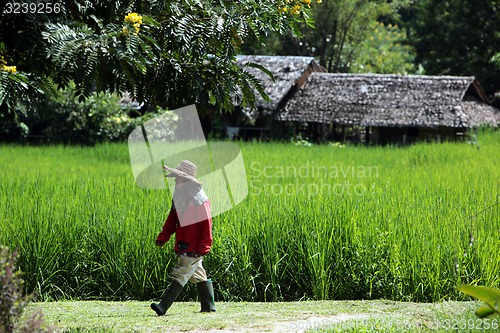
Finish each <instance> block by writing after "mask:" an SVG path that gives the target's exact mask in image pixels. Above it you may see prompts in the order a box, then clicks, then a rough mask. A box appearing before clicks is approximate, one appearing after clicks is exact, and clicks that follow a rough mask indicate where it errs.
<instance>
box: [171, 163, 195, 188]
mask: <svg viewBox="0 0 500 333" xmlns="http://www.w3.org/2000/svg"><path fill="white" fill-rule="evenodd" d="M163 169H165V170H166V171H168V172H169V173H168V174H167V177H182V178H184V179H187V180H189V181H192V182H193V183H195V184H199V185H201V183H200V182H199V181H198V180H197V179H196V171H197V169H198V168H197V167H196V165H195V164H194V163H193V162H191V161H188V160H183V161H181V163H179V165H177V167H176V168H175V169H174V168H170V167H168V166H166V165H164V166H163Z"/></svg>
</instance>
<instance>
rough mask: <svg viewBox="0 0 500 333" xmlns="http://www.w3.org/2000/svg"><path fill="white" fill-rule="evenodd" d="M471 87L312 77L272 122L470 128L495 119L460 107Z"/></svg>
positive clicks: (451, 82) (447, 79) (397, 78)
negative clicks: (275, 120) (276, 120)
mask: <svg viewBox="0 0 500 333" xmlns="http://www.w3.org/2000/svg"><path fill="white" fill-rule="evenodd" d="M473 82H474V77H453V76H402V75H380V74H333V73H312V74H311V75H310V76H309V78H308V82H307V83H306V84H305V85H304V87H303V88H302V89H301V90H300V91H298V92H297V93H296V94H295V96H294V97H293V98H291V99H290V100H289V101H288V103H287V105H286V106H285V107H284V109H283V110H282V111H281V112H280V113H279V114H278V115H277V119H278V120H283V121H307V122H320V123H337V124H342V125H360V126H375V127H382V126H384V127H385V126H387V127H437V126H445V127H455V128H462V127H471V126H475V125H476V124H477V123H478V122H481V121H483V120H487V121H489V120H490V118H491V119H495V118H496V115H495V112H494V109H491V108H485V107H484V105H482V106H481V107H482V109H481V110H482V111H481V112H478V113H477V114H476V104H477V105H479V103H476V104H473V103H474V102H469V101H467V102H464V96H465V94H466V92H467V91H468V89H469V88H470V87H471V85H472V83H473ZM477 86H478V85H476V86H474V88H475V89H476V90H477V89H478V88H477ZM497 114H498V113H497ZM497 124H498V122H497Z"/></svg>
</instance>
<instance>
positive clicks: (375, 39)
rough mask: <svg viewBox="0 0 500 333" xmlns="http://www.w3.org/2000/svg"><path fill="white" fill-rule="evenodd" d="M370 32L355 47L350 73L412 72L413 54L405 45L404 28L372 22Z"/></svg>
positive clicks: (413, 69) (413, 70)
mask: <svg viewBox="0 0 500 333" xmlns="http://www.w3.org/2000/svg"><path fill="white" fill-rule="evenodd" d="M371 31H372V32H371V33H369V34H367V38H366V39H365V40H364V41H363V42H362V43H361V45H360V46H359V47H356V48H355V50H354V53H355V54H356V56H355V59H354V61H353V63H352V66H351V72H352V73H380V74H409V73H414V72H415V68H414V60H415V59H414V58H415V56H414V54H413V50H412V48H410V47H409V46H408V45H405V43H406V40H407V36H406V29H404V28H400V27H398V26H397V25H392V24H388V25H387V26H386V25H384V24H383V23H378V22H373V23H372V27H371Z"/></svg>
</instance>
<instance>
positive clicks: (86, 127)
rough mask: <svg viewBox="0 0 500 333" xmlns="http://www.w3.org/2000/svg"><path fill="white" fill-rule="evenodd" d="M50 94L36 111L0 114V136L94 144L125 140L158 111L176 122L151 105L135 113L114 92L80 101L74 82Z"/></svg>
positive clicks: (4, 138)
mask: <svg viewBox="0 0 500 333" xmlns="http://www.w3.org/2000/svg"><path fill="white" fill-rule="evenodd" d="M53 96H54V97H53V98H52V99H51V100H50V101H47V102H45V103H39V104H38V108H37V110H36V112H35V113H32V114H20V115H18V114H15V113H14V114H11V116H12V117H10V118H8V117H7V116H8V115H7V116H4V115H2V114H0V119H2V120H3V121H2V123H0V124H1V125H0V138H1V139H3V140H6V141H9V140H10V141H18V140H19V138H25V139H27V138H29V139H31V140H36V141H37V142H45V143H47V142H51V143H73V144H90V145H93V144H96V143H99V142H113V141H125V140H126V139H127V138H128V135H129V134H130V132H131V131H132V130H134V129H135V128H136V127H137V126H140V125H141V124H143V123H144V122H146V121H148V120H150V119H152V118H154V117H157V116H160V115H162V116H163V118H164V119H168V120H169V122H170V123H171V124H172V128H173V126H175V121H176V119H175V116H174V115H173V113H171V112H169V111H168V110H166V109H162V108H154V109H153V110H152V111H148V112H146V113H144V114H143V115H141V116H138V115H137V111H136V110H133V109H126V108H124V107H122V106H121V105H120V103H119V102H120V96H118V95H117V94H111V93H104V92H101V93H96V92H93V93H92V94H91V95H90V96H89V97H88V98H85V99H84V100H83V101H81V100H80V98H79V97H78V92H77V91H76V87H75V85H74V84H70V85H69V86H68V87H67V88H66V89H58V90H55V91H54V93H53ZM164 134H167V133H164ZM172 135H173V134H172Z"/></svg>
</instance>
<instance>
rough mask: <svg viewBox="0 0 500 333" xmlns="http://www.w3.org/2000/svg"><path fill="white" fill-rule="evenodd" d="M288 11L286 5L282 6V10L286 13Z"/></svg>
mask: <svg viewBox="0 0 500 333" xmlns="http://www.w3.org/2000/svg"><path fill="white" fill-rule="evenodd" d="M287 11H288V8H287V7H286V6H283V7H281V8H280V12H282V13H286V12H287Z"/></svg>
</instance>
